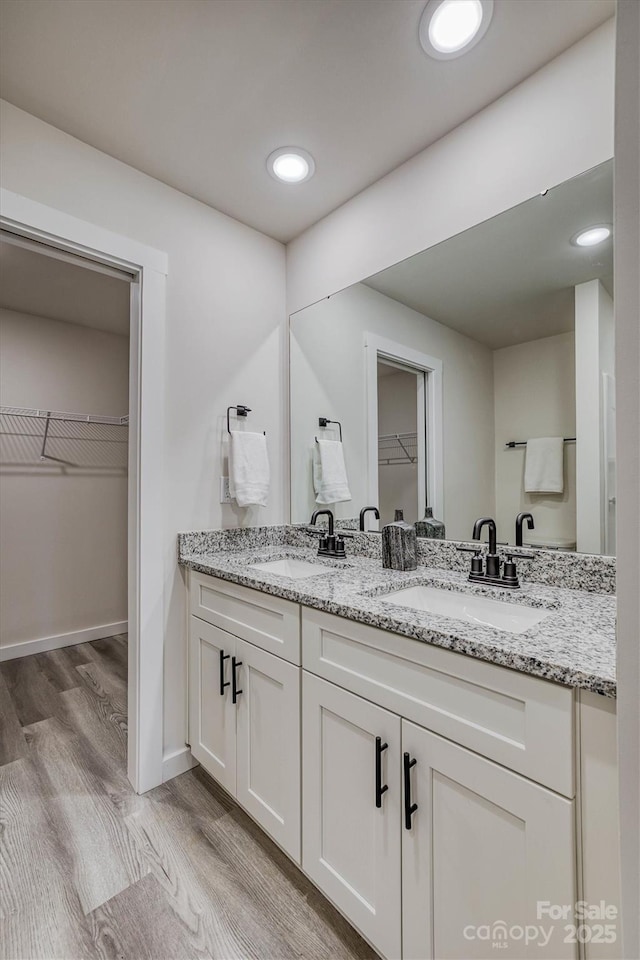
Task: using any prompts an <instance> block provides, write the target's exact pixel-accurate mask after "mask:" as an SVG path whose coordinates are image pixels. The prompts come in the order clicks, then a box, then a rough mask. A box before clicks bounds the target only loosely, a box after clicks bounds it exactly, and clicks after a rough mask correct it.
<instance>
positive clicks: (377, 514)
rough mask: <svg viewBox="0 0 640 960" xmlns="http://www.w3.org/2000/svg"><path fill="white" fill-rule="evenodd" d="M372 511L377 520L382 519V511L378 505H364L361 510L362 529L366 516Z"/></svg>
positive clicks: (362, 528)
mask: <svg viewBox="0 0 640 960" xmlns="http://www.w3.org/2000/svg"><path fill="white" fill-rule="evenodd" d="M369 512H372V513H373V515H374V517H375V518H376V520H379V519H380V511H379V510H378V508H377V507H363V508H362V510H361V511H360V529H361V530H364V518H365V516H366V514H367V513H369Z"/></svg>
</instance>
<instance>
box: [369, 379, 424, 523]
mask: <svg viewBox="0 0 640 960" xmlns="http://www.w3.org/2000/svg"><path fill="white" fill-rule="evenodd" d="M381 368H382V370H383V371H385V373H383V374H382V375H380V369H381ZM388 370H389V367H385V365H384V364H378V434H379V436H388V435H390V434H394V433H413V434H415V433H416V431H417V429H418V409H417V394H418V377H417V375H416V374H415V373H410V372H409V371H406V370H398V371H396V372H395V373H388V372H386V371H388ZM421 376H424V375H423V374H421ZM411 452H416V453H417V447H415V446H414V447H413V448H412V450H411ZM391 453H392V454H393V455H394V456H402V448H401V447H400V445H399V444H396V446H395V448H394V449H393V450H392V451H391ZM382 459H384V457H382ZM378 499H379V500H380V504H379V507H380V518H381V520H380V522H381V524H385V523H390V522H391V521H392V520H393V519H394V516H395V511H396V510H397V509H400V510H403V511H404V519H405V520H406V521H407V523H415V522H416V520H417V519H418V510H419V507H418V463H417V461H416V462H415V463H410V462H404V463H389V464H385V463H380V465H379V466H378ZM420 507H421V509H420V518H422V517H423V516H424V507H425V504H421V505H420Z"/></svg>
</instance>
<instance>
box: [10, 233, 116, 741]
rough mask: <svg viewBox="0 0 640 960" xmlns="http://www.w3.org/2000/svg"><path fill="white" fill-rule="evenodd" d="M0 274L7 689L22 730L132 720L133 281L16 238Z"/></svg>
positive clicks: (97, 266)
mask: <svg viewBox="0 0 640 960" xmlns="http://www.w3.org/2000/svg"><path fill="white" fill-rule="evenodd" d="M0 275H1V277H2V284H1V285H0V347H1V350H0V530H1V537H0V593H1V595H2V604H1V606H0V659H2V661H3V664H2V667H1V668H0V673H1V675H2V679H1V680H0V682H3V683H4V684H5V686H6V687H7V689H8V691H9V693H10V695H11V696H12V698H13V700H14V701H16V698H17V702H18V704H19V713H20V715H21V722H22V721H24V720H27V721H29V722H35V720H36V718H40V717H41V718H42V719H52V717H49V713H51V711H53V714H54V715H55V713H56V712H57V708H56V707H55V706H53V704H54V695H55V694H57V693H58V692H59V691H60V690H61V689H62V690H64V689H74V690H75V689H76V688H80V689H84V692H85V695H86V696H87V697H90V696H91V695H95V693H96V691H100V694H101V696H103V697H104V700H105V703H107V702H108V703H109V704H110V709H112V710H113V711H115V712H116V713H119V714H121V715H122V716H123V717H124V716H126V711H127V699H128V698H127V683H126V678H127V662H128V651H127V633H128V612H127V611H128V579H129V578H128V460H129V439H128V434H129V354H130V344H129V340H130V338H129V333H130V331H129V327H130V301H131V291H130V286H131V283H132V282H133V280H134V277H133V276H132V275H131V274H130V273H127V272H124V271H121V270H115V269H113V268H110V267H105V266H101V265H98V264H92V263H90V262H88V261H84V260H82V259H80V258H73V257H70V256H69V255H63V256H60V254H59V252H58V251H55V250H53V249H52V248H48V247H45V246H43V245H41V244H34V243H31V242H29V241H25V240H23V239H20V238H16V237H13V236H11V235H10V234H8V233H2V234H0ZM25 658H26V659H25ZM74 684H75V686H74ZM47 701H49V706H50V708H51V709H49V708H48V705H47ZM23 725H24V724H23Z"/></svg>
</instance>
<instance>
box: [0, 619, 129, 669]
mask: <svg viewBox="0 0 640 960" xmlns="http://www.w3.org/2000/svg"><path fill="white" fill-rule="evenodd" d="M128 627H129V625H128V622H127V621H126V620H120V621H119V622H118V623H104V624H102V626H100V627H89V628H88V629H87V630H74V631H73V632H72V633H61V634H59V636H57V637H41V638H40V639H38V640H24V641H23V642H22V643H8V644H6V645H5V646H0V663H1V662H2V661H3V660H15V658H16V657H30V656H31V654H32V653H45V652H46V651H47V650H59V649H60V648H61V647H73V646H75V645H76V643H88V642H89V641H90V640H103V639H104V638H105V637H115V636H117V635H118V634H120V633H126V632H127V630H128Z"/></svg>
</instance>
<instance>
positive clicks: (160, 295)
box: [0, 189, 170, 793]
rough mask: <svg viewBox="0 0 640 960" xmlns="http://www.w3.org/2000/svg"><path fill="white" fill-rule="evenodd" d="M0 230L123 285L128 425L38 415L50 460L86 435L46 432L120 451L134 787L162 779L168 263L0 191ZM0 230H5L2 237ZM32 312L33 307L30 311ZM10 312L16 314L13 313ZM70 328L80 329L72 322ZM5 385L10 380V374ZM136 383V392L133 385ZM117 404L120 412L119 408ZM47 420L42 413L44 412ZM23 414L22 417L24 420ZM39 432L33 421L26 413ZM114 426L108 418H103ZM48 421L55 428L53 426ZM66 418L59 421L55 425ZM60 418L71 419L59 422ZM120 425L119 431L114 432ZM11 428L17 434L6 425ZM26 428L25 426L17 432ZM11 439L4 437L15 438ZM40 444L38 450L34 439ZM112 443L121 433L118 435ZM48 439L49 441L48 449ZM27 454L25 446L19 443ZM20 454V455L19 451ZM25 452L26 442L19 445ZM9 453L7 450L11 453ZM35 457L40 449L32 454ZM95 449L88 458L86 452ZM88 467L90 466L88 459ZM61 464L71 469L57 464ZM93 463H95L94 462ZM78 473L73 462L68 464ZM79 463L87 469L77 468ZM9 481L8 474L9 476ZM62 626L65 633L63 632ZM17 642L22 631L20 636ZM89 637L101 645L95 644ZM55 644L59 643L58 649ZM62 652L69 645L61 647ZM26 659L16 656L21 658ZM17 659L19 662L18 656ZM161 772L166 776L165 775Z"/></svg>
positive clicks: (1, 656)
mask: <svg viewBox="0 0 640 960" xmlns="http://www.w3.org/2000/svg"><path fill="white" fill-rule="evenodd" d="M0 204H1V214H0V229H1V230H2V233H3V239H6V240H10V241H11V242H12V243H13V244H14V245H15V246H18V247H20V246H22V247H24V248H31V251H32V252H38V253H39V254H40V255H43V256H44V255H46V256H48V257H51V258H53V259H57V260H58V261H59V262H62V263H65V264H66V263H71V264H72V265H74V266H75V267H76V268H80V269H82V271H87V272H89V271H92V272H97V273H99V274H101V275H102V276H104V277H111V278H112V279H115V280H117V281H118V282H119V283H122V284H123V285H124V287H125V288H128V297H129V318H130V331H129V333H130V349H129V398H128V409H129V422H128V424H127V423H126V421H125V420H124V418H125V417H126V413H124V414H122V415H120V410H115V412H114V413H111V412H109V411H107V412H105V413H99V414H98V415H97V416H98V417H102V418H103V420H104V421H106V422H102V421H101V420H98V421H97V422H95V423H94V424H92V423H91V421H90V420H86V419H84V418H83V421H84V425H83V427H82V428H81V427H80V426H79V423H80V421H79V420H74V418H72V417H66V418H65V417H62V418H59V419H58V420H57V421H56V418H55V417H54V416H53V414H55V413H63V414H65V413H72V414H73V413H83V414H84V412H85V411H84V409H83V410H80V409H79V408H78V409H77V410H75V409H71V410H69V409H68V408H67V409H66V410H65V409H62V410H60V409H54V408H53V404H52V406H51V407H48V406H47V407H46V409H44V406H43V410H41V411H39V412H40V413H42V412H44V413H45V418H44V420H45V423H44V426H45V428H46V425H47V419H48V423H49V430H48V431H47V434H48V435H47V437H46V444H45V447H44V455H45V457H47V458H49V457H58V458H59V460H60V461H63V460H67V461H68V462H69V464H71V463H72V462H73V463H75V461H74V460H73V456H71V455H69V454H71V453H72V450H71V446H72V445H75V447H76V450H77V448H78V445H79V444H80V443H81V442H84V444H85V446H89V444H90V443H91V442H92V441H91V438H85V439H84V441H81V440H80V438H79V437H78V436H76V435H75V434H74V435H73V436H68V435H66V436H54V434H55V432H56V431H62V430H63V429H66V430H68V431H73V430H76V431H79V430H80V429H83V430H94V431H102V430H105V431H113V433H111V434H110V436H109V437H108V438H105V436H104V434H103V435H102V438H101V440H99V442H98V443H97V444H96V450H97V447H98V446H103V447H104V445H105V443H109V442H111V443H113V444H115V443H118V444H119V446H118V447H115V446H112V447H110V449H111V452H112V453H113V451H114V450H116V449H119V450H120V451H121V452H122V451H123V450H124V449H126V450H127V460H128V465H127V466H128V478H127V479H126V481H125V482H126V487H127V494H126V500H127V526H128V535H127V559H126V564H125V566H126V569H127V573H126V579H127V581H128V589H127V606H128V610H127V611H126V614H125V620H122V621H118V620H113V621H111V622H113V623H116V624H119V623H125V622H126V626H128V636H129V643H128V674H129V679H128V688H127V700H128V710H127V714H128V728H126V727H125V728H124V736H125V738H126V744H127V775H128V778H129V781H130V782H131V784H132V785H133V787H134V789H135V790H136V791H137V792H138V793H144V792H146V791H147V790H149V789H151V788H152V787H154V786H157V785H158V784H160V783H162V781H163V778H164V770H165V766H166V764H165V762H164V759H163V742H162V728H163V647H164V609H163V584H164V542H165V536H166V530H165V524H164V514H163V500H162V472H163V402H164V362H163V358H164V319H165V287H166V274H167V268H168V261H167V256H166V254H165V253H163V252H162V251H159V250H155V249H153V248H151V247H148V246H146V245H144V244H140V243H138V242H136V241H134V240H131V239H130V238H127V237H123V236H121V235H119V234H115V233H112V232H110V231H108V230H104V229H103V228H101V227H98V226H96V225H93V224H90V223H87V222H85V221H82V220H78V219H76V218H74V217H70V216H68V215H66V214H62V213H61V212H59V211H57V210H54V209H52V208H50V207H46V206H44V205H42V204H39V203H37V202H35V201H32V200H30V199H27V198H25V197H21V196H18V195H17V194H13V193H11V192H10V191H7V190H4V189H0ZM5 234H6V235H8V236H6V235H5ZM38 309H39V312H41V313H42V312H43V311H42V309H41V308H38ZM16 312H17V311H16ZM78 326H80V325H78ZM14 383H15V378H14ZM143 383H144V390H143ZM39 402H40V401H38V400H35V401H34V403H35V404H36V406H35V407H31V401H29V400H28V399H27V398H25V397H22V399H21V401H20V403H17V402H15V401H14V403H10V402H9V401H8V399H7V397H6V394H5V393H3V395H2V403H3V405H7V406H15V407H19V408H20V410H21V411H22V412H23V414H24V411H25V410H26V411H30V410H33V409H36V412H38V408H37V404H38V403H39ZM126 409H127V408H126V407H125V411H126ZM49 412H50V413H51V416H49V417H48V418H47V417H46V414H47V413H49ZM24 419H25V420H26V417H25V418H24ZM32 420H33V422H34V423H37V432H38V433H39V432H40V426H41V421H40V420H39V418H38V417H37V416H36V417H34V418H32ZM113 420H115V421H117V422H115V423H114V422H111V421H113ZM54 421H55V424H54ZM65 421H67V426H66V427H64V426H63V425H62V424H63V423H64V422H65ZM68 424H71V426H69V425H68ZM120 428H122V430H120ZM123 431H124V432H126V433H128V442H126V443H124V444H121V443H120V441H119V440H118V439H116V437H115V436H114V434H117V433H120V434H121V433H122V432H123ZM15 432H16V433H17V432H18V431H15ZM22 432H27V431H22ZM18 440H19V438H13V442H14V443H15V442H18ZM44 440H45V438H44V436H42V437H41V440H40V451H42V442H43V441H44ZM120 440H121V437H120ZM50 441H55V443H54V446H51V444H50ZM22 442H23V443H24V444H26V445H29V444H31V445H33V443H34V441H33V439H28V438H27V439H25V438H22ZM25 451H27V447H25ZM25 451H23V452H25ZM28 451H29V452H32V447H29V448H28ZM14 452H15V451H14ZM39 455H40V454H39ZM96 455H97V454H96ZM39 462H40V463H42V464H45V465H48V466H49V468H50V469H52V466H53V465H55V461H54V460H53V459H47V460H44V461H39ZM110 462H111V467H110V469H112V470H114V471H116V470H118V469H120V471H122V469H123V467H122V461H119V462H118V463H113V461H110ZM94 465H95V464H94ZM62 466H63V467H65V469H67V470H69V471H70V470H71V469H72V468H71V466H69V465H67V464H62ZM99 468H100V469H105V468H104V466H102V464H100V465H99ZM76 469H78V468H76ZM85 469H87V465H86V464H85ZM11 479H12V478H11ZM64 536H65V527H64V524H60V525H59V527H58V529H57V531H56V543H57V542H58V540H59V539H60V538H61V537H64ZM48 560H49V564H50V567H51V570H52V571H55V570H56V553H55V543H53V544H52V545H51V548H50V550H49V554H48ZM44 585H45V581H43V582H41V583H35V584H34V590H33V595H34V596H35V597H36V598H37V601H36V602H37V603H38V604H46V602H47V600H48V599H49V598H50V597H51V596H53V595H54V592H55V586H56V581H55V578H53V575H51V578H50V580H49V581H48V585H47V590H48V591H49V593H48V594H47V593H46V592H45V589H44ZM67 632H72V631H71V630H69V631H67ZM51 636H60V634H53V633H49V631H47V636H46V637H45V636H35V637H34V636H32V637H28V638H27V639H36V640H37V639H41V640H42V639H43V640H47V639H49V637H51ZM18 639H22V640H24V639H25V638H24V636H22V637H21V638H18ZM97 642H98V643H100V642H102V641H97ZM12 645H13V644H12V643H10V638H9V637H8V636H7V637H5V636H3V637H2V645H0V660H6V662H7V663H9V662H11V661H10V659H9V657H11V658H14V657H16V656H17V654H15V653H14V652H13V651H12V650H9V651H8V652H7V653H6V654H5V653H4V652H3V646H6V647H11V646H12ZM59 649H65V648H59ZM66 649H67V651H73V650H74V649H79V646H78V647H73V646H70V647H67V648H66ZM29 660H30V657H29V656H27V657H26V661H29ZM23 662H25V658H23ZM168 775H170V774H168Z"/></svg>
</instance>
